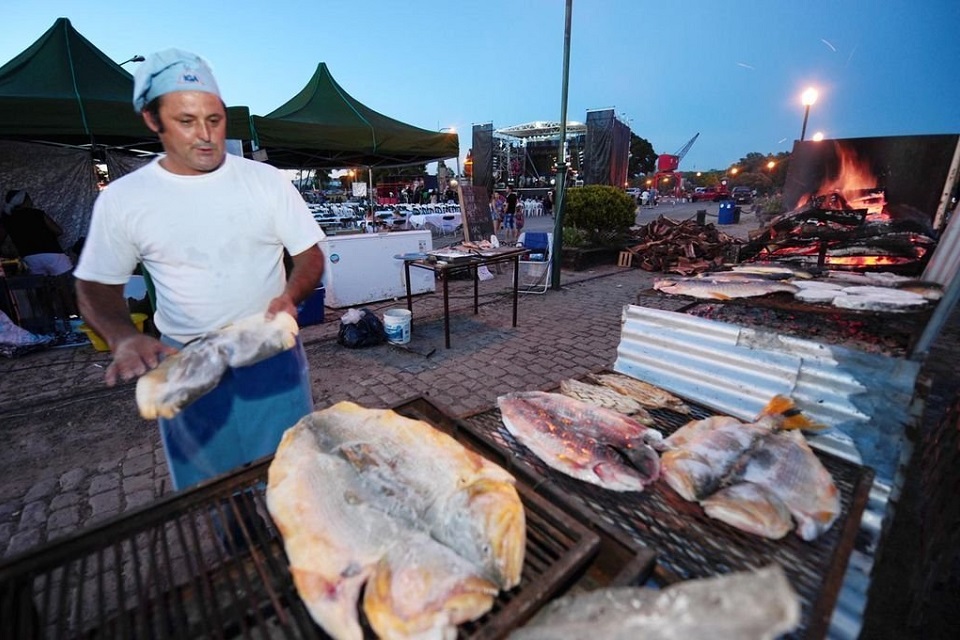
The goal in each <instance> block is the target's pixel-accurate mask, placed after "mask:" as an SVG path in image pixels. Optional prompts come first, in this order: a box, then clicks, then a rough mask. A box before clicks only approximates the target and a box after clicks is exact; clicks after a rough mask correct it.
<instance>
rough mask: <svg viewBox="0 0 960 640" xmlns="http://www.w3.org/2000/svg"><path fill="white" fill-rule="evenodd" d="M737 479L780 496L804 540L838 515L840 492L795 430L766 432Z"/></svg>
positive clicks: (821, 529) (798, 533)
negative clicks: (767, 433)
mask: <svg viewBox="0 0 960 640" xmlns="http://www.w3.org/2000/svg"><path fill="white" fill-rule="evenodd" d="M737 481H738V482H749V483H752V484H755V485H758V486H760V487H763V488H764V489H766V490H767V491H768V492H770V493H771V494H773V495H774V496H776V497H777V498H779V499H780V501H781V502H783V504H784V505H785V506H786V508H787V509H788V510H789V511H790V515H792V516H793V519H794V520H795V521H796V533H797V535H799V536H800V537H801V538H802V539H804V540H814V539H815V538H817V537H819V536H820V534H822V533H823V532H824V531H826V530H827V529H829V528H830V527H831V526H832V525H833V523H834V521H835V520H836V519H837V516H839V515H840V494H839V492H838V491H837V487H836V485H835V484H834V482H833V478H832V477H831V476H830V472H829V471H827V470H826V468H824V466H823V464H822V463H821V462H820V460H819V459H818V458H817V456H816V455H814V453H813V450H811V449H810V445H808V444H807V441H806V439H805V438H804V437H803V435H801V434H800V433H797V432H796V431H781V432H776V433H771V434H769V435H767V436H765V437H764V438H763V441H762V443H761V445H760V446H759V447H757V448H755V449H754V450H753V451H752V452H750V454H749V459H748V460H747V462H746V464H745V466H744V469H743V471H742V473H740V474H738V477H737ZM731 524H732V523H731Z"/></svg>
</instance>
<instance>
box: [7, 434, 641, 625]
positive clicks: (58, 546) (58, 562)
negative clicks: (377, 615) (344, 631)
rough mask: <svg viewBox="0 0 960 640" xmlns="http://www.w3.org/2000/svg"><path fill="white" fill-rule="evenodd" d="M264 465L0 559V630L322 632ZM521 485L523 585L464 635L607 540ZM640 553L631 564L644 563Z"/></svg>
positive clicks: (522, 615) (514, 609)
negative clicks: (304, 593) (277, 516)
mask: <svg viewBox="0 0 960 640" xmlns="http://www.w3.org/2000/svg"><path fill="white" fill-rule="evenodd" d="M454 435H455V437H456V434H454ZM462 435H464V434H461V436H462ZM269 463H270V460H269V459H267V460H263V461H260V462H258V463H254V464H253V465H251V466H248V467H246V468H244V469H242V470H240V471H238V472H235V473H233V474H230V475H229V476H226V477H223V478H220V479H217V480H213V481H211V482H209V483H205V484H203V485H200V486H198V487H196V488H194V489H191V490H189V491H186V492H182V493H179V494H175V495H173V496H170V497H168V498H165V499H163V500H161V501H159V502H157V503H154V504H153V505H150V506H148V507H147V508H145V509H143V510H141V511H138V512H134V513H131V514H127V515H124V516H123V517H120V518H117V519H113V520H110V521H107V522H104V523H103V524H102V525H100V526H98V527H95V528H93V529H90V530H88V531H85V532H81V533H79V534H77V535H75V536H73V537H70V538H67V539H64V540H61V541H54V542H53V543H51V544H48V545H46V546H44V547H41V548H39V549H37V550H35V551H31V552H28V553H26V554H24V555H21V556H19V557H17V558H14V559H12V560H11V561H10V562H8V563H7V564H5V565H3V566H0V619H2V620H3V624H2V625H0V638H16V639H18V640H20V639H24V638H32V637H45V638H76V637H91V638H93V637H96V638H101V637H116V638H184V637H191V638H192V637H207V638H232V637H270V638H274V637H276V638H300V637H307V638H310V637H320V638H323V637H326V635H325V634H324V633H323V632H322V630H321V629H320V628H319V627H318V626H316V625H315V624H314V622H313V620H312V619H311V618H310V616H309V614H308V612H307V610H306V608H305V606H304V605H303V603H302V602H301V601H300V599H299V597H298V596H297V593H296V589H295V587H294V585H293V581H292V578H291V576H290V572H289V568H288V563H287V560H286V556H285V555H284V552H283V546H282V542H281V540H280V537H279V534H278V532H277V531H276V529H275V527H274V526H273V524H272V522H271V521H270V519H269V516H267V509H266V501H265V495H264V491H265V480H266V474H267V469H268V468H269ZM518 491H519V493H520V497H521V499H522V501H523V503H524V507H525V511H526V516H527V548H526V556H525V560H524V567H523V572H522V578H521V583H520V585H519V586H518V587H517V588H515V589H513V590H511V591H510V592H507V593H501V594H500V596H499V597H498V599H497V601H496V603H495V605H494V608H493V609H492V610H491V611H490V612H489V613H487V614H486V615H485V616H483V617H482V618H481V619H479V620H476V621H474V622H471V623H469V624H465V625H462V626H461V628H460V637H461V638H472V639H478V640H479V639H492V638H501V637H504V636H505V635H506V634H507V632H508V631H509V630H510V629H513V628H515V627H517V626H519V625H520V624H522V623H523V622H524V621H526V620H527V619H528V618H529V617H530V616H531V615H533V614H534V613H535V612H536V611H537V609H538V608H539V607H540V606H542V605H543V604H544V603H545V602H546V601H547V600H549V599H550V598H551V597H553V596H555V595H557V594H559V593H560V592H561V591H563V590H565V589H567V588H568V587H569V586H570V585H571V584H573V583H574V582H575V581H576V580H577V579H578V578H580V577H581V576H582V575H583V573H584V571H585V570H586V568H587V567H588V566H589V565H590V563H591V561H592V560H594V558H595V556H596V555H597V554H598V550H599V549H600V548H601V546H603V545H602V544H601V540H600V537H599V536H598V534H597V533H594V532H593V531H591V530H590V529H589V528H588V527H587V526H585V525H583V524H580V523H578V522H577V521H576V520H575V519H574V518H572V517H571V516H570V515H568V514H566V513H564V512H563V511H562V510H560V509H558V508H557V507H556V506H554V505H552V504H550V503H549V502H548V501H547V500H545V499H544V498H543V497H541V496H539V495H537V494H536V492H535V491H534V489H533V488H532V486H531V485H530V484H529V483H528V482H527V481H526V480H524V479H523V478H518ZM255 514H258V515H255ZM641 555H642V556H643V559H644V561H643V562H642V563H641V564H636V563H632V566H634V568H635V569H636V570H637V574H639V573H640V572H641V571H642V570H644V569H645V570H646V571H649V568H650V565H651V564H652V562H651V560H652V558H651V556H649V555H646V554H645V553H644V554H641ZM631 559H632V558H630V557H627V558H626V559H625V560H623V564H628V561H629V560H631ZM619 560H620V558H618V561H619ZM637 574H635V575H634V577H636V575H637ZM368 635H370V636H371V637H372V633H369V634H368Z"/></svg>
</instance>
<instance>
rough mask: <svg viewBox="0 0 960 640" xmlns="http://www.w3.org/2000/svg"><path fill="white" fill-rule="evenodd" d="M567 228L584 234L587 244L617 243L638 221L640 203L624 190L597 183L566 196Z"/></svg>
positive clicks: (572, 191)
mask: <svg viewBox="0 0 960 640" xmlns="http://www.w3.org/2000/svg"><path fill="white" fill-rule="evenodd" d="M563 211H564V213H563V226H564V240H566V237H567V236H566V228H567V227H572V228H574V229H576V230H577V231H579V232H580V234H582V236H583V237H584V239H585V241H586V243H587V244H594V245H609V244H615V243H616V242H617V241H618V240H619V239H620V238H621V237H622V236H624V235H625V234H626V233H627V231H628V230H629V229H630V227H631V226H633V225H634V223H635V222H636V215H637V203H636V202H635V201H634V200H633V198H631V197H630V196H628V195H627V194H626V193H625V192H624V191H623V189H618V188H616V187H609V186H606V185H599V184H593V185H588V186H585V187H576V188H573V189H570V190H568V191H567V193H566V200H565V202H564V204H563Z"/></svg>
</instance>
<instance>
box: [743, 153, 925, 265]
mask: <svg viewBox="0 0 960 640" xmlns="http://www.w3.org/2000/svg"><path fill="white" fill-rule="evenodd" d="M837 154H838V158H839V161H840V162H839V169H838V171H837V173H836V175H834V176H829V177H828V178H826V179H825V180H824V181H823V182H822V183H821V184H820V185H819V187H818V188H817V189H816V190H814V191H813V192H812V193H809V194H807V195H806V196H804V197H802V198H801V199H800V200H799V203H798V205H797V207H796V208H795V209H794V210H793V211H789V212H787V213H784V214H781V215H780V216H778V217H776V218H774V219H773V220H771V221H770V223H769V225H768V226H767V227H765V228H764V229H763V230H762V231H761V233H759V234H758V235H756V236H755V237H753V238H752V239H751V240H750V242H748V243H747V244H745V245H744V246H743V247H742V248H741V251H740V256H741V258H742V259H744V260H748V261H757V260H776V261H781V262H791V263H799V264H801V265H803V266H804V267H807V268H809V267H814V266H816V267H820V268H827V269H837V270H848V271H861V272H862V271H896V272H898V273H901V274H903V275H912V276H918V275H920V273H922V271H923V268H924V266H925V265H926V262H927V260H928V259H929V257H930V254H931V253H932V252H933V249H934V248H935V247H936V234H935V233H934V231H933V229H932V227H931V224H930V216H928V215H927V214H925V213H924V212H922V211H919V210H917V209H916V208H914V207H911V206H909V205H904V204H897V203H890V202H889V201H888V199H887V193H886V190H885V189H884V187H883V186H882V185H880V184H879V180H878V178H877V176H876V175H875V174H874V173H873V172H872V171H871V169H870V165H869V163H867V162H865V161H863V160H862V159H861V158H859V157H858V156H857V154H856V152H855V151H853V150H852V149H849V148H845V147H843V146H842V145H839V144H838V145H837Z"/></svg>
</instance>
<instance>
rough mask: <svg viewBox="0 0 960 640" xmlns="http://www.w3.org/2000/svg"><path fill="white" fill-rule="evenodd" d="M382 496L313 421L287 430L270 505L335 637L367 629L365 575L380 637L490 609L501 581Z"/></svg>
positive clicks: (444, 630) (271, 478)
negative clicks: (325, 445) (402, 516)
mask: <svg viewBox="0 0 960 640" xmlns="http://www.w3.org/2000/svg"><path fill="white" fill-rule="evenodd" d="M378 497H379V496H378V495H377V494H376V492H375V489H374V488H373V487H371V486H369V485H368V484H367V483H366V482H365V481H364V479H363V477H362V474H359V473H358V472H357V471H356V469H354V468H353V467H352V465H350V463H348V462H347V461H345V460H343V459H341V458H339V457H336V456H332V455H328V454H325V453H323V452H321V451H320V450H319V449H318V447H317V441H316V438H315V436H314V434H313V433H312V432H311V430H310V429H309V427H308V426H306V425H304V424H302V423H301V424H298V425H296V426H294V427H292V428H290V429H289V430H287V432H286V433H285V434H284V437H283V440H282V441H281V443H280V447H279V448H278V450H277V454H276V457H275V458H274V462H273V463H272V464H271V466H270V469H269V473H268V484H267V507H268V509H269V511H270V514H271V517H272V518H273V520H274V522H275V523H276V524H277V527H278V528H279V530H280V533H281V535H282V537H283V542H284V548H285V550H286V553H287V557H288V559H289V560H290V568H291V573H292V575H293V578H294V583H295V584H296V586H297V591H298V593H299V594H300V597H301V599H302V600H303V601H304V603H305V604H306V606H307V609H308V611H309V612H310V615H311V617H313V619H314V620H315V621H316V622H317V623H318V624H319V625H320V626H321V627H323V629H324V630H325V631H326V632H327V633H328V634H330V635H331V636H332V637H334V638H336V639H338V640H339V639H346V640H355V639H359V638H362V637H363V632H362V629H361V627H360V624H359V613H358V610H357V601H358V599H359V597H360V591H361V589H362V587H363V585H364V583H367V582H368V581H369V584H368V585H367V589H366V591H365V597H364V611H365V612H366V614H367V618H368V620H369V621H370V623H371V626H372V627H373V628H374V630H375V631H376V632H377V633H378V635H379V636H380V637H385V638H388V637H413V636H418V637H447V636H449V635H450V634H453V633H455V629H454V627H455V625H456V624H458V623H460V622H463V621H466V620H469V619H473V618H476V617H479V616H480V615H482V614H483V613H485V612H486V611H488V610H489V609H490V607H491V606H492V605H493V597H494V595H495V594H496V592H497V587H496V585H494V584H493V583H490V582H488V581H486V580H484V579H483V578H482V577H481V576H480V575H479V570H478V569H477V568H476V567H474V566H473V565H472V564H470V563H468V562H467V561H466V560H464V559H462V558H460V557H459V556H457V555H456V554H455V553H454V552H453V551H451V550H450V549H448V548H446V547H444V546H443V545H442V544H440V543H439V542H437V541H435V540H433V539H432V538H430V537H429V536H428V535H427V534H425V533H424V532H422V531H418V530H416V529H415V528H411V527H409V526H408V525H407V523H404V522H402V521H401V520H398V519H396V518H393V517H391V516H389V515H388V514H387V513H385V512H383V511H382V510H380V509H378V508H376V506H375V503H376V500H377V498H378ZM413 594H415V595H416V597H415V599H413V598H412V596H413Z"/></svg>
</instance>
